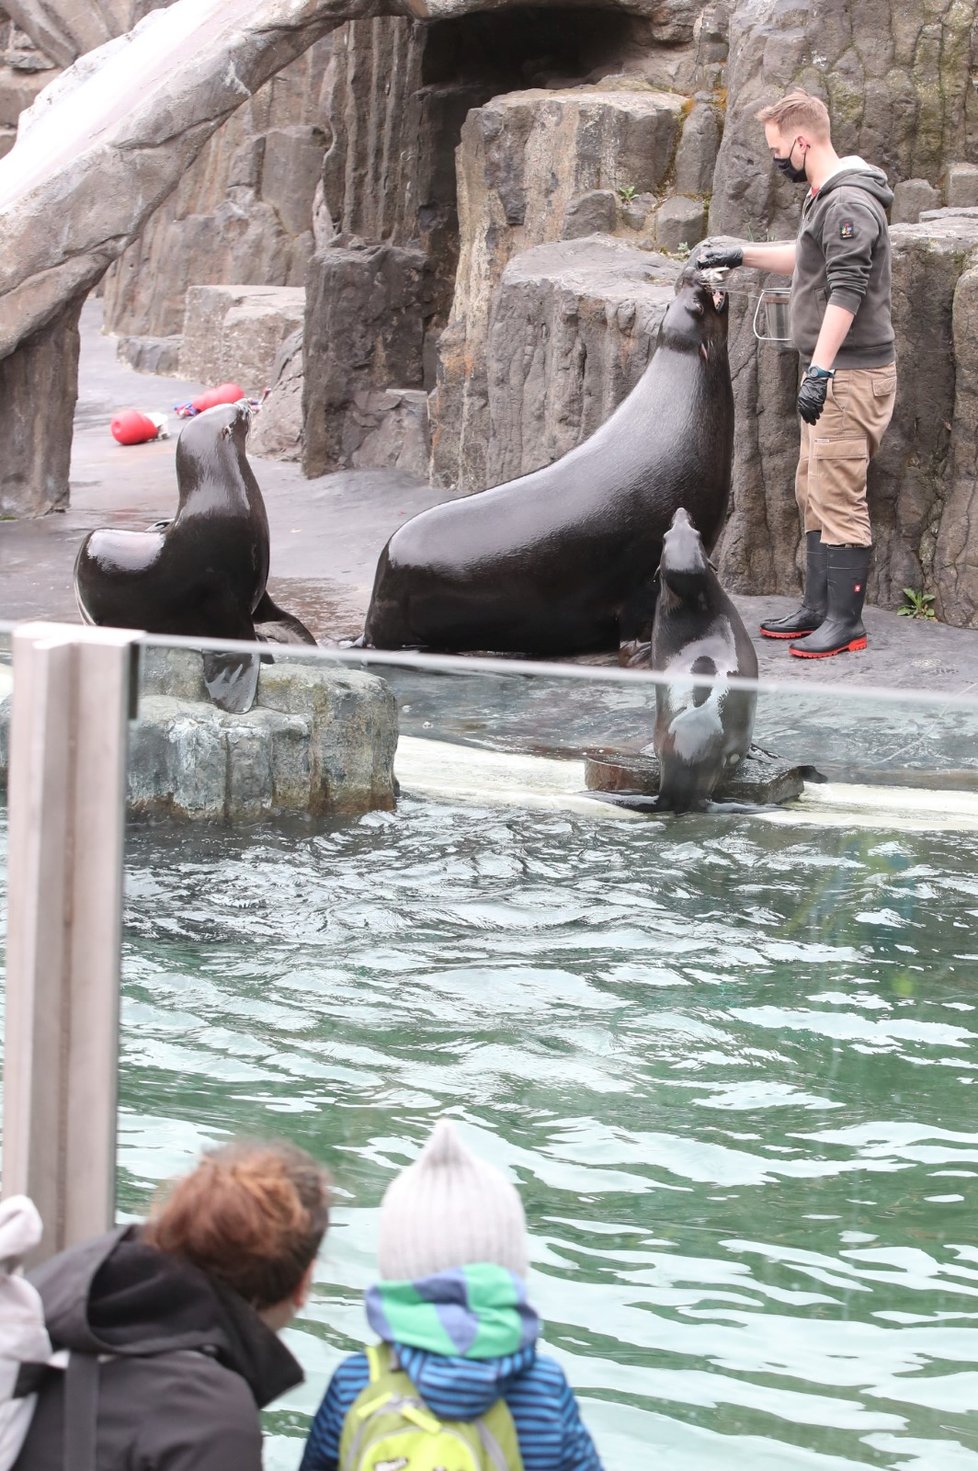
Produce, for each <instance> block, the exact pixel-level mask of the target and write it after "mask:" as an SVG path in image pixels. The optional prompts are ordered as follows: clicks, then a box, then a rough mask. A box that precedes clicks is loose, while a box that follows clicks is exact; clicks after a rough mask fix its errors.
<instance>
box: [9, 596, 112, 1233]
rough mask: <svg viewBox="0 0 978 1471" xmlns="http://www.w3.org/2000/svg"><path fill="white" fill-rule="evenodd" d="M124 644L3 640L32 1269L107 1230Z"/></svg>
mask: <svg viewBox="0 0 978 1471" xmlns="http://www.w3.org/2000/svg"><path fill="white" fill-rule="evenodd" d="M138 638H139V634H138V633H135V632H132V631H131V630H128V629H116V628H105V629H103V628H85V629H81V628H78V627H73V626H65V625H58V624H49V623H33V624H25V625H22V626H21V627H19V628H17V629H16V630H15V632H14V636H13V652H14V660H13V667H14V693H13V702H12V717H11V729H10V765H9V774H8V806H9V844H8V860H7V866H8V882H7V891H8V925H7V1010H6V1025H5V1036H4V1080H3V1094H4V1100H3V1101H4V1110H3V1117H4V1140H3V1193H4V1194H5V1195H6V1194H20V1193H23V1194H26V1195H29V1196H30V1197H31V1198H32V1200H33V1201H34V1203H35V1205H36V1206H37V1208H38V1210H39V1211H40V1213H41V1218H42V1220H43V1222H44V1241H43V1245H42V1248H41V1249H40V1251H39V1252H38V1253H36V1254H35V1258H34V1260H35V1261H36V1260H40V1259H41V1258H42V1257H44V1256H49V1255H51V1254H52V1253H53V1252H56V1251H60V1250H62V1249H63V1248H64V1247H65V1246H69V1245H71V1244H73V1243H74V1242H76V1241H79V1240H81V1239H83V1238H84V1237H86V1236H92V1235H95V1234H97V1233H98V1232H100V1231H104V1230H106V1229H108V1227H109V1226H111V1225H112V1223H113V1220H114V1215H115V1152H116V1097H117V1071H118V1038H119V970H120V946H121V916H122V855H123V824H124V816H125V793H126V753H127V738H128V730H127V717H128V713H129V702H130V671H131V668H132V646H133V644H134V642H135V640H137V639H138Z"/></svg>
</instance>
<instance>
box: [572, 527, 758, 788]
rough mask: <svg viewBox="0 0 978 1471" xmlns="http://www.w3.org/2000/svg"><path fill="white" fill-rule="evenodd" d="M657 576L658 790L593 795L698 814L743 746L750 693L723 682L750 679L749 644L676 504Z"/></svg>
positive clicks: (753, 673)
mask: <svg viewBox="0 0 978 1471" xmlns="http://www.w3.org/2000/svg"><path fill="white" fill-rule="evenodd" d="M658 579H659V596H658V599H657V602H656V607H655V621H654V622H653V625H652V653H651V664H652V668H653V669H655V670H661V672H662V674H663V675H664V676H665V678H664V679H663V680H662V682H660V683H659V684H657V685H656V690H655V707H656V714H655V734H654V736H653V739H652V743H651V749H652V750H654V751H655V754H656V756H657V757H658V759H659V794H658V796H657V797H646V796H639V795H637V794H636V795H629V794H628V793H602V794H601V797H602V799H603V800H606V801H612V802H613V803H614V804H615V805H616V806H620V807H630V808H631V809H632V810H637V811H643V812H693V811H701V810H702V809H703V808H704V807H706V805H707V803H708V802H709V801H710V799H711V797H712V796H713V792H714V790H715V788H716V787H717V785H718V784H719V783H720V782H721V781H722V778H723V777H724V776H726V775H728V774H729V773H730V772H731V771H732V769H733V768H734V767H735V766H736V765H737V764H738V762H739V761H741V759H742V758H743V757H744V756H746V754H747V750H748V748H749V746H750V743H751V736H752V734H753V731H754V712H755V709H756V707H757V691H756V690H753V689H741V688H732V687H731V685H730V683H729V681H730V680H731V679H744V680H749V679H756V678H757V651H756V649H755V648H754V644H753V642H752V641H751V636H750V634H749V633H748V632H747V629H746V627H745V626H744V621H743V619H742V618H741V616H740V614H739V613H738V612H737V609H736V608H735V607H734V605H733V603H732V602H731V601H730V599H729V598H728V597H727V595H726V593H725V592H724V591H723V588H722V587H721V586H720V581H719V579H718V577H717V575H716V572H715V571H714V570H713V567H712V565H711V563H710V560H709V558H708V556H707V554H706V549H705V547H704V546H703V539H702V537H701V536H700V534H699V532H698V531H697V529H696V527H695V526H694V525H693V523H692V521H690V519H689V516H688V515H687V514H686V511H685V510H684V509H682V508H680V509H679V510H678V511H677V512H676V514H675V516H674V517H673V520H672V525H671V527H670V528H669V530H668V531H667V532H666V535H665V538H664V540H663V543H662V557H661V560H660V562H659V572H658ZM645 749H646V751H647V750H649V749H650V748H649V747H646V748H645ZM591 795H592V796H597V795H598V794H597V793H592V794H591Z"/></svg>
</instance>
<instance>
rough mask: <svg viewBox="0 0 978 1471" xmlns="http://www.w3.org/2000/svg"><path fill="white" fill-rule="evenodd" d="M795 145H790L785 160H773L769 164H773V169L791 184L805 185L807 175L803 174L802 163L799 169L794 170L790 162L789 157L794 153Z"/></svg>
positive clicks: (803, 167)
mask: <svg viewBox="0 0 978 1471" xmlns="http://www.w3.org/2000/svg"><path fill="white" fill-rule="evenodd" d="M797 142H798V139H797V138H796V139H795V143H797ZM795 143H792V145H791V147H790V148H789V149H788V154H787V157H786V158H773V159H772V160H771V162H772V163H773V164H774V167H775V168H776V169H777V170H778V172H779V173H782V174H784V176H785V178H786V179H790V180H791V182H792V184H807V183H808V175H807V174H806V173H805V166H804V163H803V164H802V166H801V168H800V169H796V168H795V166H794V164H793V163H792V162H791V155H792V154H793V153H794V151H795Z"/></svg>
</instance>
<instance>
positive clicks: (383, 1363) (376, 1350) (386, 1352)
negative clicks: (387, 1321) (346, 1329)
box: [364, 1343, 394, 1384]
mask: <svg viewBox="0 0 978 1471" xmlns="http://www.w3.org/2000/svg"><path fill="white" fill-rule="evenodd" d="M364 1353H365V1354H366V1356H367V1368H368V1369H369V1370H370V1383H371V1384H376V1383H377V1381H378V1379H380V1378H382V1377H383V1375H384V1374H389V1373H390V1371H391V1370H392V1369H393V1367H394V1364H393V1362H392V1361H393V1357H394V1356H393V1352H392V1351H391V1349H390V1347H389V1345H388V1344H386V1343H368V1344H367V1346H366V1347H365V1348H364Z"/></svg>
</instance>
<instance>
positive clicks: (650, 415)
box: [361, 268, 733, 656]
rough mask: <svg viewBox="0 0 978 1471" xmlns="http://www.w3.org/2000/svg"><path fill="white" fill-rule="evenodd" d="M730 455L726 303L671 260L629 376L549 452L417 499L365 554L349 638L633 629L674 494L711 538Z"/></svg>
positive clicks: (554, 650) (650, 586)
mask: <svg viewBox="0 0 978 1471" xmlns="http://www.w3.org/2000/svg"><path fill="white" fill-rule="evenodd" d="M732 455H733V393H732V390H731V386H730V367H729V363H728V359H727V302H726V297H725V296H723V295H722V294H721V293H720V292H718V291H717V290H716V288H715V287H713V286H711V285H710V284H708V283H706V282H705V281H704V280H703V279H702V277H701V276H700V275H699V274H698V273H697V272H696V271H695V270H693V269H690V268H687V269H686V270H685V271H684V272H683V274H682V276H681V277H680V280H679V282H678V284H677V289H676V297H675V300H674V301H672V302H670V304H669V308H668V310H667V311H666V314H665V317H664V318H663V321H662V324H661V327H660V330H659V336H658V341H657V345H656V349H655V352H654V354H653V356H652V360H651V362H650V363H649V366H648V367H647V369H646V370H645V373H644V374H643V375H642V377H641V379H640V380H639V382H638V383H637V384H636V386H635V388H634V389H633V390H632V392H631V393H630V394H629V396H628V397H627V398H626V399H625V401H624V402H623V403H622V404H621V405H620V406H619V407H618V408H617V409H616V410H615V412H614V414H612V416H611V418H610V419H608V420H607V421H606V422H605V423H604V424H603V425H602V426H601V428H600V429H598V430H597V431H596V432H595V433H594V434H593V435H592V436H591V438H590V439H588V440H586V441H585V442H584V443H583V444H581V445H578V447H577V448H576V449H574V450H571V452H570V453H569V454H567V455H565V456H564V457H563V459H560V460H557V461H555V462H554V463H553V464H552V465H548V466H546V467H545V468H544V469H542V470H535V471H534V472H533V473H532V474H530V475H523V476H521V477H520V478H519V479H518V480H512V481H509V482H507V483H506V484H504V485H497V486H495V487H494V488H493V489H491V490H484V491H481V492H479V493H478V494H476V495H472V496H467V497H464V498H463V499H461V500H455V501H449V502H446V503H445V504H443V505H440V506H433V507H432V508H431V509H430V510H427V511H422V512H421V513H420V515H417V516H414V517H413V518H412V519H411V520H410V521H407V522H405V524H404V525H403V526H401V527H400V528H399V529H398V530H397V531H396V532H395V533H394V535H393V536H392V537H391V539H390V541H389V542H388V543H387V546H386V547H385V548H384V550H383V552H382V553H381V556H380V561H379V563H378V566H377V573H376V577H375V580H374V588H373V594H372V596H371V600H370V606H369V609H368V611H367V618H366V624H365V628H364V633H363V638H362V640H361V642H362V643H363V644H365V645H367V646H368V647H369V646H373V647H375V648H384V649H394V648H418V647H422V648H431V649H443V650H466V649H483V650H496V651H505V652H517V653H525V654H538V655H545V656H546V655H558V654H575V653H584V652H586V651H589V650H596V649H607V648H613V647H614V646H615V645H616V644H617V645H619V646H620V647H622V648H623V649H628V648H629V647H632V646H634V644H635V643H636V642H638V641H640V640H642V639H643V638H644V639H647V638H648V631H649V625H650V623H651V615H652V609H653V607H654V601H655V589H654V583H653V578H654V573H655V568H656V566H657V565H658V561H659V554H660V550H661V547H662V538H663V535H664V534H665V531H666V528H667V527H668V525H669V523H670V521H671V520H672V516H673V513H674V511H675V510H676V508H677V507H678V506H680V505H684V506H686V507H687V508H688V509H689V511H690V513H691V514H692V515H693V516H694V517H695V519H696V523H697V525H698V526H700V527H701V528H702V532H703V538H704V540H705V542H706V544H707V546H712V545H713V542H714V541H715V540H716V538H717V536H718V535H719V532H720V528H721V526H722V525H723V519H724V515H725V513H726V508H727V500H728V497H729V493H730V470H731V461H732Z"/></svg>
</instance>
